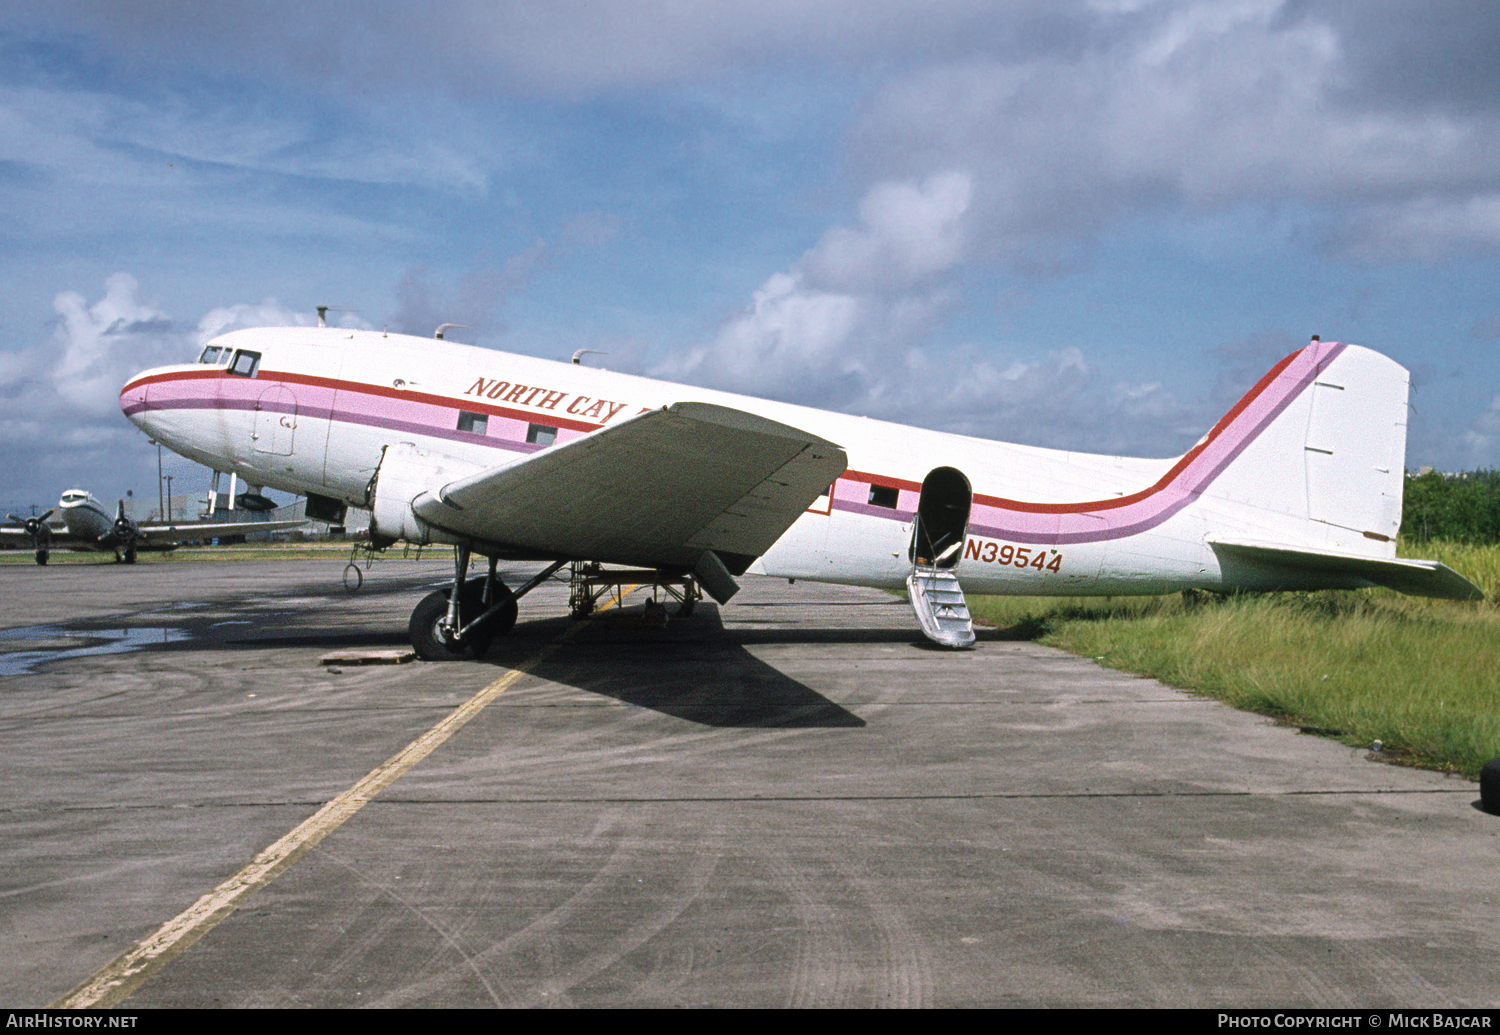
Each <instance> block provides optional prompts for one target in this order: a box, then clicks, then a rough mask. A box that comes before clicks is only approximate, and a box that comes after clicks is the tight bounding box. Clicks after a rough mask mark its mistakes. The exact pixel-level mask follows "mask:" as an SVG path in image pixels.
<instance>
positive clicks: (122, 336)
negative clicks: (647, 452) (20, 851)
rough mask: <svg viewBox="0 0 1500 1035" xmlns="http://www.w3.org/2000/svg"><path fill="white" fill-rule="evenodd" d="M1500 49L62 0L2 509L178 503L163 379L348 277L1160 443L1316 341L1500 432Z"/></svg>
mask: <svg viewBox="0 0 1500 1035" xmlns="http://www.w3.org/2000/svg"><path fill="white" fill-rule="evenodd" d="M1497 45H1500V5H1497V4H1495V3H1493V2H1492V0H1429V2H1427V3H1424V4H1421V5H1413V4H1410V3H1406V2H1398V0H1286V2H1279V0H1014V2H1003V0H924V2H920V3H917V2H896V0H859V2H854V0H750V2H746V0H736V2H733V3H729V2H719V0H618V2H613V3H601V2H598V0H592V2H589V0H548V2H547V3H533V2H522V0H452V2H447V3H442V2H432V3H422V4H412V3H405V2H393V3H380V2H360V3H353V2H350V3H321V4H320V3H314V4H306V3H290V2H285V3H283V2H280V0H266V2H263V3H256V4H236V5H229V4H201V3H187V2H181V0H155V2H137V0H104V2H90V0H47V2H45V3H42V2H33V0H21V2H20V3H19V4H8V5H6V9H5V13H4V14H3V15H0V302H3V304H0V399H3V403H4V409H3V411H0V448H3V449H4V453H5V455H6V456H7V457H8V458H9V459H8V461H7V462H6V463H5V464H4V465H3V466H0V505H4V506H5V507H7V508H16V507H24V506H25V505H27V504H31V503H38V504H43V505H47V504H50V503H51V502H52V501H55V500H56V498H57V496H58V494H59V493H60V492H61V491H62V490H63V489H65V488H69V487H71V486H74V485H78V486H82V487H85V488H89V489H91V490H92V491H94V492H95V493H96V494H97V495H100V496H102V497H113V496H116V495H123V494H124V493H125V492H126V491H127V490H131V491H134V492H135V493H136V494H138V495H142V496H145V497H154V496H155V491H154V490H155V486H154V485H153V482H154V481H155V479H156V455H155V450H154V449H153V448H151V447H150V446H149V445H148V444H147V443H146V440H145V438H144V437H143V436H142V435H141V434H140V433H139V432H137V431H136V430H135V429H134V428H133V427H132V426H130V425H129V423H128V422H127V421H126V420H125V419H124V418H123V417H122V416H121V415H120V413H119V411H118V404H117V402H116V398H117V392H118V389H119V386H120V385H121V383H122V382H123V381H124V380H125V378H126V377H127V376H128V375H129V374H131V373H133V372H134V371H136V370H139V369H142V368H144V367H147V366H151V365H155V364H158V363H162V362H172V361H178V360H184V359H186V358H188V357H190V356H191V355H193V354H194V352H195V350H196V346H197V345H198V343H200V342H201V341H203V340H205V339H206V338H208V337H210V336H212V335H213V334H215V333H218V332H220V331H221V330H224V329H228V328H231V327H238V326H250V325H255V324H282V323H294V322H300V323H308V322H311V321H312V320H313V318H314V314H313V307H314V306H316V305H334V306H346V307H349V309H351V310H353V311H352V312H347V313H343V314H342V315H341V319H342V320H344V321H346V322H350V323H357V324H359V325H362V326H371V327H381V326H389V327H390V328H391V329H392V330H402V331H409V332H412V333H416V334H422V335H427V334H431V332H432V330H433V328H434V327H435V326H436V325H437V324H439V323H442V322H445V321H451V322H455V323H461V324H468V325H469V326H470V328H471V329H470V330H468V331H459V332H453V333H452V337H454V338H458V339H460V340H466V341H471V342H473V343H475V344H478V345H482V346H486V347H489V348H495V349H504V350H510V351H516V352H523V353H527V354H532V355H539V356H549V357H555V358H559V359H563V358H566V357H567V356H568V355H570V354H571V353H572V352H573V351H574V350H575V349H578V348H593V349H599V350H602V351H605V352H607V353H608V354H609V355H608V356H607V357H604V358H601V359H599V360H598V362H599V363H600V365H604V366H608V367H610V368H612V369H618V370H625V371H630V372H634V373H644V374H650V375H654V376H659V377H663V378H668V379H672V380H678V381H683V382H687V383H689V384H695V385H710V386H713V387H717V388H726V389H730V390H734V391H740V392H745V393H750V394H757V395H766V396H772V397H776V398H781V399H788V400H792V401H797V402H805V403H811V404H814V405H820V406H825V407H828V408H835V409H840V410H846V411H849V412H854V413H861V414H867V415H869V416H873V417H882V418H888V419H892V420H900V421H905V422H910V423H915V424H922V425H926V426H930V427H938V428H944V429H950V430H956V431H963V432H967V433H971V434H977V435H983V436H988V437H996V438H1004V439H1007V440H1011V441H1020V442H1027V443H1034V444H1039V445H1050V446H1061V447H1070V448H1080V449H1086V450H1090V451H1094V452H1110V453H1129V454H1134V455H1145V456H1171V455H1176V454H1178V453H1181V452H1182V451H1184V450H1185V449H1186V448H1188V447H1189V446H1190V445H1191V444H1192V443H1193V442H1194V441H1195V440H1196V439H1197V438H1198V437H1199V436H1200V435H1201V434H1202V433H1203V432H1204V431H1205V430H1207V428H1208V427H1209V426H1210V425H1211V424H1212V422H1213V420H1214V419H1216V417H1217V416H1218V415H1219V414H1220V413H1221V412H1222V411H1223V410H1224V409H1226V408H1227V407H1228V405H1230V404H1231V403H1232V402H1233V400H1234V399H1235V398H1236V397H1237V396H1238V394H1239V393H1240V392H1241V391H1243V390H1244V388H1246V387H1247V386H1248V385H1249V384H1251V383H1253V381H1254V380H1255V378H1256V377H1258V376H1259V374H1260V373H1262V372H1263V371H1264V370H1265V369H1267V368H1268V367H1269V366H1270V365H1271V363H1273V362H1274V361H1275V360H1276V359H1278V358H1279V357H1280V356H1282V355H1284V354H1285V353H1287V352H1289V351H1291V350H1292V349H1294V348H1296V347H1298V346H1300V345H1301V344H1303V343H1304V342H1305V341H1306V340H1307V338H1308V337H1309V336H1310V335H1311V334H1315V333H1316V334H1321V335H1322V336H1323V337H1324V338H1325V339H1336V340H1343V341H1353V342H1357V343H1360V344H1363V345H1368V346H1370V347H1372V348H1375V349H1378V350H1380V351H1382V352H1385V353H1387V354H1388V355H1391V356H1392V357H1394V358H1396V359H1397V360H1399V361H1400V362H1401V363H1403V364H1405V365H1406V366H1407V367H1409V368H1411V370H1412V372H1413V385H1414V391H1413V396H1412V400H1413V406H1414V409H1413V414H1412V420H1411V433H1410V442H1409V446H1408V454H1407V462H1408V466H1409V467H1416V466H1417V465H1420V464H1431V465H1433V466H1437V467H1440V468H1444V469H1460V468H1472V467H1476V466H1484V467H1488V466H1494V465H1500V291H1497V286H1500V276H1497V274H1500V261H1497V260H1500V75H1497V74H1496V73H1495V71H1494V54H1495V52H1496V50H1497ZM167 471H168V473H173V474H175V475H176V477H177V478H178V479H180V480H178V481H176V482H175V484H174V488H175V489H176V490H177V491H181V490H182V488H183V486H184V485H185V484H186V485H189V486H190V487H193V488H202V487H206V477H207V476H206V472H203V471H202V469H201V468H196V467H194V466H193V465H190V464H188V463H187V462H186V461H181V460H177V461H172V460H170V459H169V461H168V463H167ZM200 480H201V481H203V482H204V485H203V486H198V484H197V483H198V482H199V481H200Z"/></svg>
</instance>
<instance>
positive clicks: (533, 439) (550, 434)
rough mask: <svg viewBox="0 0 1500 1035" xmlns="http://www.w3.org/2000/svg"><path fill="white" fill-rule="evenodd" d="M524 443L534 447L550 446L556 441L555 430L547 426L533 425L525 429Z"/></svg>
mask: <svg viewBox="0 0 1500 1035" xmlns="http://www.w3.org/2000/svg"><path fill="white" fill-rule="evenodd" d="M526 441H527V442H530V443H531V444H532V445H536V446H550V445H551V444H552V443H554V442H556V441H557V429H556V428H554V427H552V426H551V425H548V424H533V425H531V426H530V427H529V428H527V429H526Z"/></svg>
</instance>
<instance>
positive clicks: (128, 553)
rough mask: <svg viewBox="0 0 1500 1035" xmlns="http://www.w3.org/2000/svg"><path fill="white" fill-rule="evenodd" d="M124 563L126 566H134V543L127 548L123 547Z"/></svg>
mask: <svg viewBox="0 0 1500 1035" xmlns="http://www.w3.org/2000/svg"><path fill="white" fill-rule="evenodd" d="M125 563H126V564H134V563H135V544H134V543H130V544H129V545H128V546H126V547H125Z"/></svg>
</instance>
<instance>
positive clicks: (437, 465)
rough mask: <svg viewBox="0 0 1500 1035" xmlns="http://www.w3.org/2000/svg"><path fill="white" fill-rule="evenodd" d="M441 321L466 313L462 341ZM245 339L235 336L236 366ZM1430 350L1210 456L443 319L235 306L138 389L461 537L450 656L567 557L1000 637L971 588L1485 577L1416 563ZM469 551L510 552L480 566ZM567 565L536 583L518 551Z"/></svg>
mask: <svg viewBox="0 0 1500 1035" xmlns="http://www.w3.org/2000/svg"><path fill="white" fill-rule="evenodd" d="M440 335H441V330H440V331H439V337H440ZM225 360H227V362H225ZM1406 395H1407V372H1406V370H1405V369H1403V368H1402V367H1400V366H1398V365H1397V364H1396V363H1394V362H1393V361H1391V360H1389V359H1387V358H1385V357H1384V356H1381V355H1379V354H1377V353H1375V352H1371V351H1369V350H1367V349H1363V348H1359V347H1358V346H1354V345H1344V344H1338V343H1335V342H1320V341H1318V340H1316V339H1314V340H1313V342H1312V343H1311V344H1310V345H1308V346H1307V347H1305V348H1303V349H1300V350H1298V351H1297V352H1294V353H1292V354H1291V355H1290V356H1287V357H1286V358H1285V359H1283V360H1282V361H1281V362H1280V363H1277V364H1276V366H1275V367H1273V368H1272V369H1271V370H1270V372H1269V373H1267V374H1266V375H1265V376H1264V377H1263V378H1261V380H1260V381H1259V382H1258V383H1257V384H1256V385H1255V386H1254V387H1253V388H1251V389H1250V391H1249V392H1248V393H1246V395H1245V397H1244V398H1243V399H1241V400H1240V401H1239V402H1238V403H1237V404H1236V405H1235V407H1234V408H1233V409H1231V410H1230V411H1229V412H1228V413H1227V414H1226V415H1225V416H1224V417H1223V419H1222V420H1220V421H1219V422H1218V424H1216V425H1215V426H1214V427H1213V429H1212V430H1210V431H1209V432H1208V434H1207V435H1205V436H1204V437H1203V439H1202V440H1201V441H1200V442H1199V443H1198V444H1197V445H1195V446H1194V447H1193V448H1192V449H1191V450H1189V451H1188V452H1187V453H1186V454H1185V455H1183V456H1181V457H1177V458H1175V459H1167V460H1135V459H1127V458H1124V457H1113V456H1092V455H1087V454H1081V453H1070V452H1062V451H1058V450H1052V449H1040V448H1033V447H1028V446H1018V445H1008V444H1005V443H1001V442H991V441H985V440H982V439H975V438H969V437H965V436H962V435H952V434H944V433H941V432H936V431H924V430H921V429H918V428H909V427H902V426H900V425H896V424H888V423H884V422H881V421H875V420H869V419H865V418H862V417H854V416H847V415H844V414H839V413H829V412H825V411H821V410H815V409H811V408H808V407H803V406H793V405H789V404H785V403H776V402H767V401H764V400H759V399H751V398H746V397H743V396H737V395H730V394H727V393H723V392H715V391H709V390H706V389H701V388H689V387H685V386H682V385H675V384H669V383H666V382H663V381H653V380H648V379H646V378H642V377H633V376H628V375H624V374H616V373H610V372H608V371H604V370H598V369H591V368H586V367H583V366H580V365H576V364H567V363H556V362H551V361H547V360H541V359H533V358H530V357H526V356H516V355H508V354H505V353H502V352H495V351H491V350H489V349H482V348H474V347H471V346H465V345H458V344H454V343H451V342H445V341H441V340H434V339H427V338H416V337H409V336H403V335H394V334H393V335H387V334H383V333H378V332H372V331H352V332H351V331H349V330H347V329H337V328H332V327H317V328H301V327H294V328H274V329H273V328H260V329H251V330H240V331H234V332H232V333H230V334H226V335H223V336H221V337H219V338H216V339H214V340H213V341H212V342H210V343H209V344H208V346H207V347H206V349H205V350H204V353H203V354H202V355H201V356H200V359H199V362H198V363H195V364H185V365H180V366H171V367H160V368H157V369H154V370H148V371H145V372H144V373H141V374H138V375H136V376H135V377H133V378H131V379H130V381H129V383H128V384H126V385H125V387H124V389H123V390H122V391H121V393H120V405H121V407H122V408H123V409H124V411H125V414H126V415H127V416H128V417H129V418H130V420H132V421H133V422H135V424H136V425H137V426H139V427H140V428H141V429H142V430H143V431H145V432H146V433H147V434H149V435H151V436H152V437H153V438H155V439H157V440H158V441H160V442H163V443H165V444H166V445H167V446H169V447H170V448H172V449H174V450H176V451H177V452H179V453H181V454H182V455H184V456H187V457H190V458H191V459H193V460H197V461H199V462H201V463H203V464H207V465H208V466H210V467H212V468H214V469H216V470H220V471H234V472H237V473H238V474H239V475H240V476H241V477H243V478H244V479H245V480H246V481H247V482H250V483H252V484H263V485H269V486H273V487H275V488H278V489H282V490H285V491H287V492H294V493H300V494H304V495H306V496H307V497H308V508H309V514H312V515H314V516H319V517H322V516H324V515H330V516H332V517H331V519H333V520H338V519H340V518H341V517H342V513H343V507H344V506H345V505H348V504H353V505H357V506H361V507H368V508H370V510H371V511H372V515H373V516H372V521H371V526H370V531H371V535H372V538H373V539H374V541H375V543H376V545H389V544H391V543H394V542H396V541H398V540H406V541H407V542H411V543H450V544H453V546H454V548H455V565H454V577H453V581H452V584H451V587H450V588H449V589H446V590H440V591H438V592H435V593H432V594H431V595H429V596H428V597H427V598H426V599H424V600H423V601H421V603H419V604H418V605H417V608H416V610H415V611H414V612H413V614H412V618H411V622H410V632H411V635H412V641H413V646H414V647H415V648H416V650H417V652H418V653H419V654H420V655H421V656H422V657H424V658H428V659H434V660H436V659H446V658H471V657H475V656H477V655H479V654H481V653H483V652H484V650H485V649H486V648H488V646H489V644H490V643H491V641H492V640H493V638H494V637H495V636H497V635H502V634H503V633H505V632H507V631H508V630H509V629H510V627H511V626H512V625H513V624H514V622H515V619H516V599H517V598H518V597H519V596H521V595H522V594H524V593H525V592H527V591H529V590H530V589H531V588H532V587H533V586H534V585H536V584H538V583H539V582H540V581H541V580H542V578H544V577H546V576H548V575H550V574H551V573H552V572H554V571H556V570H557V569H558V568H560V567H561V566H562V565H563V564H565V563H567V562H569V561H598V562H603V563H613V564H624V565H633V566H638V567H644V568H649V569H654V570H655V571H656V573H657V574H658V575H660V576H661V577H663V578H667V577H671V576H684V575H686V576H689V577H690V578H691V579H692V580H693V581H695V582H696V583H697V585H699V586H701V588H702V589H703V590H706V591H707V593H708V594H709V595H710V596H712V597H713V598H715V599H716V600H718V601H719V602H720V603H723V602H725V601H727V600H728V599H729V598H730V597H731V596H732V595H733V594H734V593H735V591H736V589H737V588H738V587H737V584H736V582H735V579H736V577H737V576H739V575H742V574H744V573H746V572H749V573H755V574H766V575H774V576H779V577H783V578H787V579H793V580H795V579H809V580H814V581H823V582H836V583H844V584H849V585H859V586H875V587H880V588H885V589H898V588H899V587H901V586H902V585H903V583H904V584H905V585H906V586H907V587H908V589H909V590H910V596H911V600H912V606H913V609H914V610H915V611H916V613H917V617H918V619H919V621H920V622H921V624H922V626H923V629H924V631H925V632H926V633H927V635H928V636H929V637H930V638H932V639H933V640H935V641H937V642H939V643H945V644H947V645H950V646H960V647H961V646H967V645H968V644H970V643H972V642H973V639H974V634H973V632H972V628H971V624H970V622H969V618H968V611H967V607H966V605H965V603H964V596H963V591H962V589H960V582H959V580H960V579H961V580H962V587H963V588H964V589H968V590H970V591H975V592H979V593H1001V594H1036V595H1066V594H1076V595H1083V594H1125V593H1163V592H1170V591H1175V590H1184V589H1194V588H1196V589H1204V590H1212V591H1219V592H1223V591H1235V590H1275V589H1318V588H1356V587H1363V586H1372V585H1380V586H1389V587H1392V588H1394V589H1398V590H1401V591H1403V592H1408V593H1417V594H1424V595H1430V596H1442V597H1453V598H1458V599H1477V598H1479V597H1481V596H1482V594H1481V592H1480V591H1479V589H1478V588H1477V587H1475V586H1474V585H1473V584H1472V583H1470V582H1469V581H1468V580H1467V579H1465V578H1463V577H1462V576H1460V575H1458V574H1457V573H1455V572H1453V571H1452V570H1451V569H1449V568H1447V567H1445V566H1444V565H1442V564H1438V563H1436V562H1433V561H1419V560H1398V559H1396V557H1395V549H1396V544H1395V537H1396V532H1397V529H1398V527H1399V526H1400V522H1401V492H1402V485H1403V479H1404V477H1405V472H1404V469H1403V464H1404V461H1405V452H1406V414H1407V405H1406ZM471 554H479V555H482V556H484V557H486V558H488V559H489V574H488V575H485V576H480V577H477V578H468V576H467V572H468V569H469V562H470V558H471ZM501 559H506V560H546V561H552V562H553V564H552V566H551V567H549V568H548V569H547V570H546V571H545V572H543V574H542V575H539V576H537V578H536V579H534V580H533V581H532V582H531V583H528V584H527V585H526V586H523V587H520V588H519V589H515V590H513V589H510V588H507V587H506V586H504V585H503V584H502V583H501V582H500V580H499V579H498V578H496V576H495V567H496V562H497V561H498V560H501Z"/></svg>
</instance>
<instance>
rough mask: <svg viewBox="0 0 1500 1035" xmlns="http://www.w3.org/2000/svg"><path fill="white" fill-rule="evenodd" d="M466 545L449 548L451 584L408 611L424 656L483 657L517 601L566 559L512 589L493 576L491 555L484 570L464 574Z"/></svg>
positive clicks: (505, 628)
mask: <svg viewBox="0 0 1500 1035" xmlns="http://www.w3.org/2000/svg"><path fill="white" fill-rule="evenodd" d="M470 553H471V551H470V549H469V547H468V546H467V545H459V546H455V547H454V548H453V584H452V585H451V586H449V587H448V588H446V589H440V590H437V591H435V592H433V593H429V594H428V595H427V596H425V597H423V598H422V602H421V603H419V604H418V605H417V606H416V609H415V610H414V611H412V613H411V622H410V623H408V625H407V634H408V635H409V636H410V637H411V645H412V649H413V650H415V651H416V652H417V657H419V658H421V659H422V660H423V661H473V660H474V659H476V658H481V657H483V656H484V653H485V651H487V650H489V649H490V644H491V643H493V642H494V641H495V640H496V638H498V637H501V636H504V635H505V634H506V633H508V632H510V630H511V629H512V628H513V627H514V626H515V624H516V601H518V600H520V599H521V598H522V597H523V596H525V595H526V594H527V593H530V592H531V591H532V589H534V588H535V587H536V586H538V585H540V584H541V583H542V582H543V581H544V580H546V579H548V578H550V577H551V576H552V575H553V573H554V572H556V571H557V569H559V568H561V567H562V566H563V564H564V563H565V562H563V561H558V562H557V563H555V564H553V565H551V566H550V567H548V568H546V569H545V570H543V571H542V572H541V574H539V575H537V576H535V577H534V578H532V579H531V580H530V581H528V582H527V583H526V584H525V585H524V586H522V587H521V588H520V589H519V590H516V591H514V592H512V591H511V590H510V588H509V587H507V586H506V585H505V583H504V582H501V581H500V579H499V578H498V577H497V576H496V575H495V564H496V559H495V558H493V557H491V558H490V569H489V572H488V573H487V574H485V575H480V576H478V577H476V578H466V576H467V575H468V573H469V557H470Z"/></svg>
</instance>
